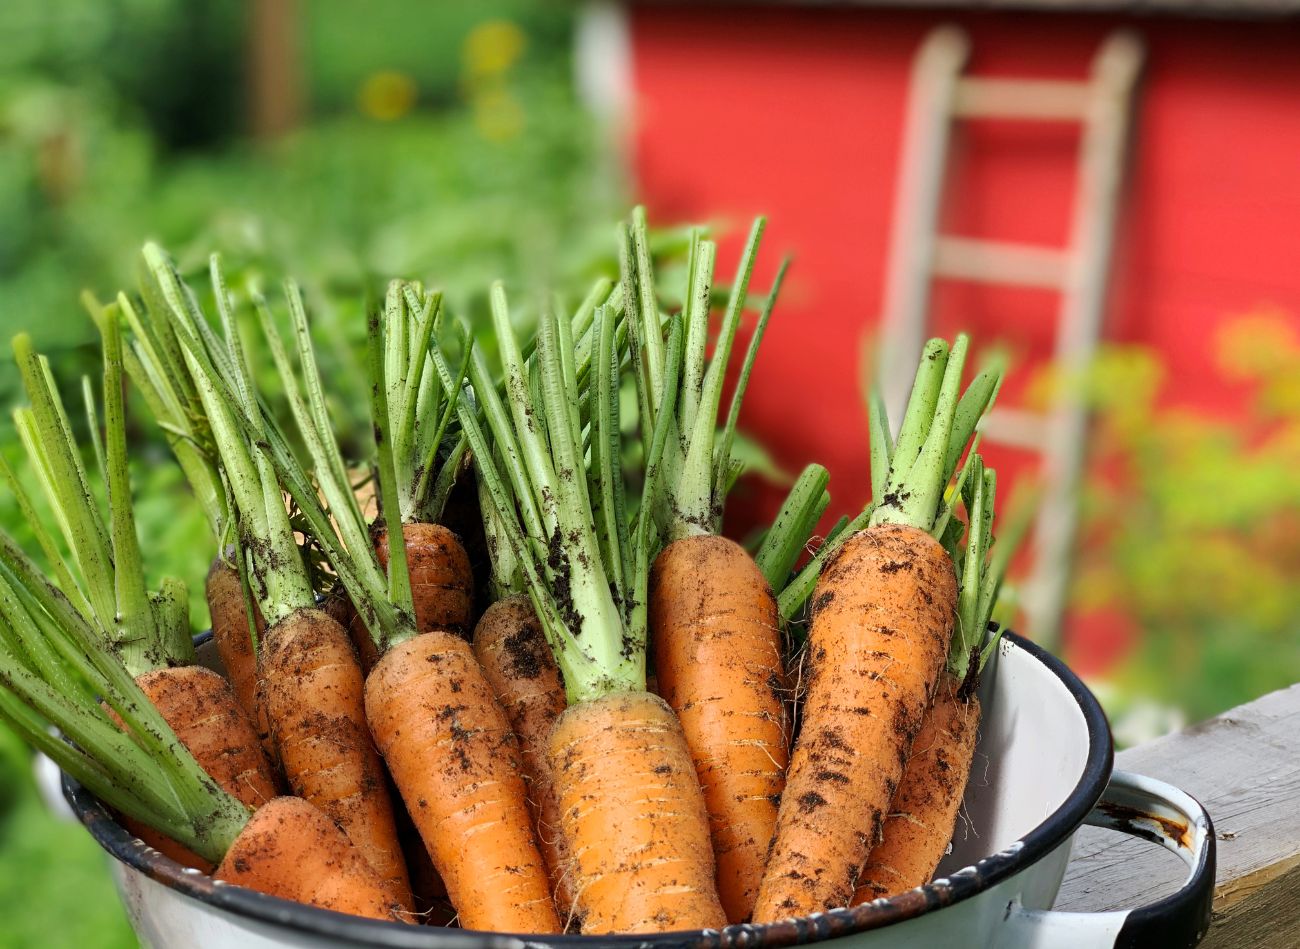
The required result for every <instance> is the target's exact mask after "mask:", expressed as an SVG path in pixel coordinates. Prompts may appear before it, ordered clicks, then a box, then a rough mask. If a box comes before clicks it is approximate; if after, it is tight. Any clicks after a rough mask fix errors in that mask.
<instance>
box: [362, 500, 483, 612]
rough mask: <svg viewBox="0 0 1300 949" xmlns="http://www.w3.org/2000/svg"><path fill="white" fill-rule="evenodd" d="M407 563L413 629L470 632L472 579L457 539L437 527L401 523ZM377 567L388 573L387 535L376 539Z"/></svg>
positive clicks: (466, 560) (379, 533) (435, 525)
mask: <svg viewBox="0 0 1300 949" xmlns="http://www.w3.org/2000/svg"><path fill="white" fill-rule="evenodd" d="M402 537H403V540H405V542H406V563H407V569H408V570H409V571H410V574H411V598H412V600H413V601H414V603H415V628H416V629H417V630H419V631H420V632H422V633H427V632H429V631H431V630H435V629H449V630H452V631H453V632H456V633H460V634H461V635H465V634H467V633H468V632H469V629H470V623H471V622H472V618H473V617H472V613H473V608H474V577H473V574H472V573H471V572H470V566H469V556H468V555H467V554H466V553H465V548H464V547H462V546H461V543H460V538H459V537H457V536H456V535H455V534H453V533H452V532H451V531H450V530H448V529H447V528H445V527H443V526H442V525H440V524H430V523H425V522H413V523H404V524H403V525H402ZM375 553H376V555H377V556H378V558H379V565H380V566H381V567H382V568H383V569H385V570H387V569H388V531H387V530H379V531H377V532H376V537H375Z"/></svg>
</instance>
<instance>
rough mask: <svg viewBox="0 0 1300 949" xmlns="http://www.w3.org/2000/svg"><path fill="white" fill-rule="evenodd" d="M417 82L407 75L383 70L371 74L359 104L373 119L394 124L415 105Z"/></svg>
mask: <svg viewBox="0 0 1300 949" xmlns="http://www.w3.org/2000/svg"><path fill="white" fill-rule="evenodd" d="M416 92H417V90H416V87H415V80H414V79H412V78H411V77H410V76H408V75H406V74H405V73H400V72H396V71H394V70H391V69H381V70H380V71H379V72H376V73H371V74H370V75H369V76H368V77H366V81H365V82H363V83H362V84H361V91H360V92H359V93H358V94H357V104H358V105H359V106H360V107H361V111H362V112H364V113H365V114H366V115H368V116H370V117H371V118H372V119H378V120H379V121H381V122H392V121H393V120H395V119H400V118H401V117H402V116H404V115H406V113H408V112H410V111H411V108H412V106H414V105H415V97H416Z"/></svg>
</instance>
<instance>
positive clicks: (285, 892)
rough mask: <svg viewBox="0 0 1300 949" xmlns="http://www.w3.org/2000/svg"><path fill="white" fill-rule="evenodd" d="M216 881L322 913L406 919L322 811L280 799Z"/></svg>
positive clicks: (239, 840) (260, 814) (250, 827)
mask: <svg viewBox="0 0 1300 949" xmlns="http://www.w3.org/2000/svg"><path fill="white" fill-rule="evenodd" d="M214 876H215V877H216V878H217V879H218V880H223V881H225V882H226V883H233V884H236V885H238V886H245V887H248V888H249V889H252V890H257V891H258V892H260V893H266V894H268V895H269V896H278V897H280V898H281V899H286V900H293V901H294V902H296V903H306V904H308V905H310V906H318V907H320V908H321V909H329V910H334V911H335V912H339V913H349V914H351V915H353V916H366V917H369V918H371V919H386V920H399V921H401V920H403V918H404V910H403V907H401V906H400V904H398V903H396V902H395V901H394V900H393V898H392V895H391V893H390V892H389V890H388V888H387V887H386V886H385V885H384V883H383V881H382V880H380V878H379V876H378V874H376V873H375V870H374V868H373V867H371V866H370V864H369V862H368V861H367V860H366V859H365V857H363V856H362V855H361V853H360V851H358V850H357V848H356V847H355V846H354V845H353V844H352V842H351V841H350V840H349V839H348V838H347V836H346V835H345V834H344V833H343V831H342V830H340V829H339V828H338V826H337V825H336V824H335V823H334V822H333V821H331V820H330V819H329V818H328V817H327V816H326V815H325V814H324V813H323V812H321V811H320V810H319V809H318V808H316V807H313V806H312V805H311V804H308V803H307V802H306V801H304V800H301V799H300V798H296V797H277V798H275V799H274V800H272V801H270V802H269V803H267V804H265V805H264V806H263V807H262V808H261V809H259V810H258V811H257V812H256V813H254V814H253V816H252V818H251V819H250V820H249V822H248V824H247V826H245V827H244V829H243V831H242V832H241V833H240V835H239V836H238V837H236V838H235V842H234V843H233V844H232V845H231V847H230V849H229V850H228V851H227V852H226V856H225V859H223V860H222V861H221V865H220V866H218V867H217V870H216V873H215V874H214Z"/></svg>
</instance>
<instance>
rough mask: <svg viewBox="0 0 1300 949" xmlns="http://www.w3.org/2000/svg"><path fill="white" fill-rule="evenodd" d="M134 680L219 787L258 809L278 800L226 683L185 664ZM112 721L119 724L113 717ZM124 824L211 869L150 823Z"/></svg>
mask: <svg viewBox="0 0 1300 949" xmlns="http://www.w3.org/2000/svg"><path fill="white" fill-rule="evenodd" d="M135 681H136V685H138V686H139V687H140V691H141V692H143V693H144V694H145V696H146V697H147V698H148V699H149V701H150V702H152V703H153V705H154V707H155V708H156V709H158V711H159V713H160V714H161V715H162V717H163V720H164V721H166V722H167V724H168V725H169V726H171V729H172V731H173V732H175V733H176V737H177V739H179V740H180V742H181V744H182V745H184V746H185V747H186V749H188V750H189V752H190V754H192V755H194V758H195V760H196V761H197V762H198V763H199V766H200V767H202V768H203V770H204V771H205V772H207V774H208V776H209V777H211V778H212V780H214V781H215V782H216V783H217V786H218V787H220V788H221V789H222V790H223V791H225V792H227V793H228V794H230V795H232V796H233V797H234V798H236V799H237V800H239V801H240V802H242V803H243V804H246V805H247V806H248V807H249V808H251V809H254V810H255V809H256V808H258V807H260V806H261V805H262V804H265V803H266V802H267V801H269V800H270V799H271V798H273V797H275V795H276V793H277V789H276V784H275V779H274V777H273V775H272V772H271V767H270V765H269V764H267V761H266V756H265V755H264V754H263V753H262V748H261V745H260V744H259V743H258V741H257V734H256V732H255V731H254V729H253V726H252V723H250V722H249V720H248V716H247V715H246V714H245V713H244V710H243V709H242V708H240V707H239V704H238V703H237V702H236V701H235V696H234V692H233V691H232V690H231V687H230V685H229V683H227V682H226V680H225V679H223V678H222V677H221V676H219V675H217V673H215V672H213V671H211V670H210V669H204V668H203V667H202V666H181V667H177V668H173V669H155V670H153V671H151V672H145V673H143V674H141V675H138V676H136V680H135ZM114 719H115V720H116V721H117V722H118V723H119V724H120V723H121V719H120V718H118V717H117V716H116V714H115V713H114ZM123 823H124V824H125V826H126V828H127V829H128V830H130V831H131V832H132V833H133V834H135V835H136V836H137V837H139V838H140V839H141V840H143V841H144V842H145V843H147V844H149V845H150V846H151V847H153V848H154V849H155V850H158V851H159V852H161V853H164V854H166V855H167V856H169V857H171V858H172V859H173V860H175V861H176V862H177V863H180V864H183V865H185V866H188V867H193V868H195V869H197V870H202V871H203V872H204V873H210V872H211V871H212V869H213V864H212V862H211V861H208V860H205V859H204V858H202V857H200V856H199V855H198V854H196V853H194V852H193V851H192V850H190V849H189V848H187V847H185V846H184V845H182V844H180V843H177V842H176V841H174V840H172V839H171V838H170V837H167V836H166V835H164V834H162V833H159V832H158V831H156V830H154V829H153V828H152V827H150V826H148V824H146V823H144V822H142V821H138V820H134V819H132V818H130V817H126V818H124V820H123Z"/></svg>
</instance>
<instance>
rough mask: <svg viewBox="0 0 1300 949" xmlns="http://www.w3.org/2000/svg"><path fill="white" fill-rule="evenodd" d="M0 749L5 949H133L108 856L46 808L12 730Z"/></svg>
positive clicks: (1, 937) (0, 901)
mask: <svg viewBox="0 0 1300 949" xmlns="http://www.w3.org/2000/svg"><path fill="white" fill-rule="evenodd" d="M0 747H3V749H4V751H3V753H0V787H3V788H4V794H3V800H2V801H0V855H3V856H2V857H0V913H2V914H4V915H3V918H4V920H5V924H4V926H0V949H26V947H29V946H45V947H49V949H79V947H82V946H96V947H102V949H117V947H121V949H129V947H132V946H135V945H136V944H137V943H136V940H135V937H134V936H133V935H132V933H131V929H130V927H129V926H128V925H127V922H126V916H125V914H124V913H123V912H122V906H121V904H120V903H119V902H118V898H117V894H116V893H115V892H114V890H113V884H112V882H111V881H110V880H109V876H108V873H107V872H105V871H106V869H107V864H106V861H107V859H108V858H107V856H106V855H105V854H104V851H102V850H101V849H100V848H99V845H98V844H97V843H95V841H94V840H93V839H92V838H91V836H90V835H89V834H87V833H86V831H85V829H84V828H83V827H82V826H81V825H80V824H79V823H75V822H65V821H63V820H61V819H60V818H58V817H55V816H54V815H53V814H51V813H50V812H49V811H48V810H47V809H46V807H45V804H44V803H43V802H42V801H41V799H40V797H39V796H38V795H37V793H36V787H35V785H34V784H33V782H32V778H31V766H30V763H29V760H28V756H27V754H26V751H25V749H24V748H22V747H21V745H20V744H19V743H18V739H17V738H15V737H14V736H13V735H12V734H11V733H10V732H9V731H8V730H7V729H3V728H0Z"/></svg>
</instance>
